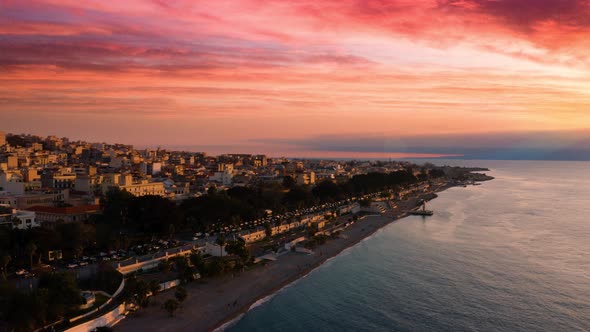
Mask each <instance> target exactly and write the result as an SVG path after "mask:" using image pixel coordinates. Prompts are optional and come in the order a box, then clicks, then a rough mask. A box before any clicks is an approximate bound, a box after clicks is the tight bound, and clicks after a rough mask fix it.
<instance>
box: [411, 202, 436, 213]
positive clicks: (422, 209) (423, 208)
mask: <svg viewBox="0 0 590 332" xmlns="http://www.w3.org/2000/svg"><path fill="white" fill-rule="evenodd" d="M410 214H411V215H414V216H431V215H433V214H434V211H432V210H426V201H423V202H422V208H421V209H417V210H414V211H411V212H410Z"/></svg>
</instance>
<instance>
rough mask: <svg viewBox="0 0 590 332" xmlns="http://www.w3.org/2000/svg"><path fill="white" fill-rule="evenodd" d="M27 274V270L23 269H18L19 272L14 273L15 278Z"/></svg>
mask: <svg viewBox="0 0 590 332" xmlns="http://www.w3.org/2000/svg"><path fill="white" fill-rule="evenodd" d="M27 273H28V272H27V270H25V269H20V270H17V271H16V275H17V276H24V275H25V274H27Z"/></svg>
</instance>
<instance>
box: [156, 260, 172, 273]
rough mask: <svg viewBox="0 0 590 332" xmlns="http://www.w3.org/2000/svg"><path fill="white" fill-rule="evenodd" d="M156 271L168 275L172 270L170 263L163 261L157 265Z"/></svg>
mask: <svg viewBox="0 0 590 332" xmlns="http://www.w3.org/2000/svg"><path fill="white" fill-rule="evenodd" d="M158 269H159V270H160V271H162V272H164V273H168V272H170V270H171V269H172V263H170V261H168V260H167V259H164V260H162V261H161V262H160V264H158Z"/></svg>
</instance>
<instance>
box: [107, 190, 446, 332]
mask: <svg viewBox="0 0 590 332" xmlns="http://www.w3.org/2000/svg"><path fill="white" fill-rule="evenodd" d="M455 186H456V185H452V184H446V185H444V186H442V187H440V188H438V189H436V190H434V191H432V192H430V193H428V194H424V195H421V196H420V197H423V196H428V195H429V196H431V197H432V198H436V193H438V192H442V191H444V190H447V189H449V188H452V187H455ZM418 199H419V197H413V198H411V199H409V200H406V201H403V202H401V204H398V208H396V209H394V210H392V209H388V210H387V212H385V213H384V214H383V215H380V216H373V217H367V218H365V219H363V220H360V221H358V222H357V223H355V224H353V225H351V226H350V227H349V228H348V229H347V230H346V231H345V232H343V234H345V235H346V238H339V239H331V240H329V241H328V242H327V243H326V244H324V245H321V246H319V247H317V248H316V249H315V251H314V254H313V255H305V254H301V253H288V254H286V255H284V256H281V257H280V258H279V260H277V261H275V262H268V263H267V264H266V265H264V266H261V267H256V268H254V269H252V270H249V271H245V272H242V273H240V274H239V275H237V276H235V277H234V276H226V277H222V278H218V279H210V280H206V281H204V282H202V283H199V282H197V283H193V284H190V285H187V290H188V291H189V296H188V298H187V300H186V302H185V303H184V304H183V309H181V310H180V311H179V312H178V313H177V315H176V317H174V318H170V317H168V315H167V314H166V313H165V311H164V310H163V309H162V308H160V305H161V303H163V302H165V301H166V299H168V298H172V297H173V292H171V291H168V292H164V293H162V294H160V295H159V296H158V298H157V299H156V300H157V303H155V304H153V305H151V306H150V307H148V308H145V309H142V310H141V311H140V312H138V313H136V314H135V315H133V316H130V317H128V318H127V319H125V320H123V321H122V322H121V323H119V324H118V325H117V326H116V328H117V330H118V331H135V330H145V331H170V330H173V331H223V330H225V329H227V328H229V327H231V326H232V325H233V324H235V323H237V322H238V321H239V319H241V317H242V316H243V315H245V314H246V313H247V312H248V311H249V310H251V309H253V308H255V307H256V306H257V305H260V304H262V303H264V302H266V301H268V300H270V299H271V298H272V297H273V296H275V295H276V294H277V293H278V292H280V291H281V290H282V289H284V288H286V287H289V286H290V285H291V284H293V283H294V282H296V281H297V280H300V279H302V278H304V277H305V276H307V275H308V274H310V273H311V272H312V271H313V270H315V269H317V268H318V267H320V266H322V265H323V264H324V263H326V262H327V261H328V260H330V259H333V258H335V257H336V256H338V255H340V254H341V253H342V252H344V251H345V250H347V249H349V248H352V247H353V246H355V245H356V244H358V243H360V242H362V241H363V240H365V239H368V238H369V237H371V236H372V235H374V234H375V233H376V232H377V231H378V230H380V229H382V228H383V227H385V226H386V225H389V224H391V223H393V222H395V221H397V220H399V219H401V218H404V217H406V216H408V215H409V212H410V211H411V210H412V209H413V208H414V207H415V206H416V204H417V201H418Z"/></svg>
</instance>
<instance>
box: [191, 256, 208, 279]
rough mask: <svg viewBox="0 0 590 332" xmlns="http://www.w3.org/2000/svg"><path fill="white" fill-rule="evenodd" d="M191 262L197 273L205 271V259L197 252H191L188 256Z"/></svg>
mask: <svg viewBox="0 0 590 332" xmlns="http://www.w3.org/2000/svg"><path fill="white" fill-rule="evenodd" d="M189 259H190V261H191V264H193V265H194V266H195V268H196V269H197V271H198V272H199V273H203V274H204V273H205V260H204V259H203V256H201V254H200V253H199V252H193V253H192V254H191V255H190V257H189Z"/></svg>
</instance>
